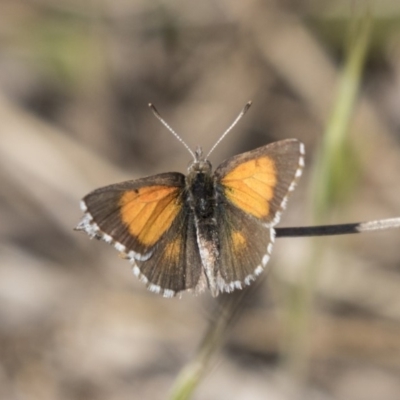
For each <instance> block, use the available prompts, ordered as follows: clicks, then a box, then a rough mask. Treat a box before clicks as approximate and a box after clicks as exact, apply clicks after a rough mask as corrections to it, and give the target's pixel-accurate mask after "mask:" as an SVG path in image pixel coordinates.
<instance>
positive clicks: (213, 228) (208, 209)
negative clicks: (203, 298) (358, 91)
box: [75, 102, 305, 297]
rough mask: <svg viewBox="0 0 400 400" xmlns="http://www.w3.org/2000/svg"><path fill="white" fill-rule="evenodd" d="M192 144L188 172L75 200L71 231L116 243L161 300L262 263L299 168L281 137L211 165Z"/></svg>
mask: <svg viewBox="0 0 400 400" xmlns="http://www.w3.org/2000/svg"><path fill="white" fill-rule="evenodd" d="M250 105H251V102H249V103H247V104H246V106H245V108H244V109H243V110H242V112H241V113H240V114H239V116H238V117H237V118H236V120H235V121H234V122H233V123H232V125H231V126H230V127H229V128H228V129H227V130H226V131H225V133H224V134H223V135H222V136H221V137H220V139H219V140H218V141H217V143H216V144H215V145H214V147H213V148H212V149H211V150H210V152H209V153H208V155H207V156H206V157H204V156H203V152H202V150H201V148H197V149H196V151H195V152H193V151H192V150H191V149H190V148H189V147H188V146H187V145H186V143H185V142H184V141H183V140H182V139H181V138H180V137H179V136H178V135H177V134H176V133H175V131H174V130H173V129H172V128H171V127H170V126H169V125H168V124H167V123H166V122H165V121H164V120H163V119H162V118H161V116H160V115H159V113H158V112H157V110H156V109H155V107H154V106H153V105H152V104H150V107H151V108H152V110H153V112H154V114H155V115H156V117H157V118H158V119H159V120H160V121H161V122H162V123H163V124H164V125H165V126H166V127H167V128H168V129H169V130H170V131H171V132H172V133H173V134H174V135H175V136H176V137H177V138H178V140H179V141H181V142H182V143H183V145H184V146H185V147H186V148H187V149H188V150H189V152H190V153H191V154H192V156H193V161H192V162H191V164H190V166H189V167H188V172H187V175H183V174H181V173H179V172H167V173H162V174H158V175H154V176H150V177H146V178H142V179H137V180H131V181H126V182H122V183H117V184H112V185H109V186H106V187H102V188H100V189H96V190H94V191H92V192H91V193H89V194H87V195H86V196H85V197H84V198H83V200H82V201H81V209H82V211H83V212H84V216H83V218H82V220H81V221H80V222H79V224H78V226H77V227H76V228H75V229H76V230H81V231H84V232H86V233H87V234H88V235H89V236H90V237H91V238H97V239H102V240H104V241H105V242H107V243H110V244H112V245H113V246H114V247H115V248H116V249H117V250H118V251H119V252H120V253H122V255H123V256H124V257H125V258H127V259H128V260H129V261H130V262H131V263H132V265H133V273H134V275H135V276H137V277H138V278H139V279H140V280H141V281H143V282H144V283H145V284H146V285H147V288H148V289H149V290H150V291H152V292H155V293H159V294H162V295H163V296H164V297H173V296H175V295H177V294H180V293H182V292H184V291H192V292H194V293H199V292H202V291H203V290H204V289H206V288H207V287H208V288H209V289H210V292H211V294H212V296H214V297H215V296H217V295H218V294H219V293H220V292H231V291H233V290H235V289H242V288H243V287H245V286H247V285H249V284H250V283H251V282H252V281H254V280H255V279H256V277H257V276H258V275H260V274H261V273H262V271H263V270H264V269H265V267H266V265H267V263H268V261H269V259H270V256H271V251H272V247H273V243H274V239H275V230H274V227H275V225H276V224H277V223H278V222H279V220H280V217H281V213H282V211H283V210H284V209H285V207H286V203H287V199H288V195H289V194H290V193H291V192H292V191H293V190H294V189H295V186H296V183H297V181H298V179H299V177H300V176H301V174H302V170H303V167H304V155H305V151H304V145H303V144H302V143H301V142H299V141H298V140H296V139H286V140H281V141H278V142H274V143H271V144H268V145H266V146H262V147H259V148H257V149H255V150H251V151H248V152H246V153H243V154H239V155H236V156H234V157H231V158H229V159H227V160H226V161H224V162H222V164H220V165H219V166H218V167H217V168H216V169H215V171H213V170H212V165H211V163H210V161H209V160H208V156H209V155H210V153H211V152H212V151H213V150H214V148H215V147H216V146H217V145H218V144H219V142H220V141H221V140H222V139H223V137H225V135H226V134H227V133H228V132H229V131H230V130H231V129H232V128H233V126H234V125H235V124H236V123H237V121H238V120H239V119H240V118H241V117H242V116H243V115H244V114H245V112H246V111H247V110H248V108H249V107H250Z"/></svg>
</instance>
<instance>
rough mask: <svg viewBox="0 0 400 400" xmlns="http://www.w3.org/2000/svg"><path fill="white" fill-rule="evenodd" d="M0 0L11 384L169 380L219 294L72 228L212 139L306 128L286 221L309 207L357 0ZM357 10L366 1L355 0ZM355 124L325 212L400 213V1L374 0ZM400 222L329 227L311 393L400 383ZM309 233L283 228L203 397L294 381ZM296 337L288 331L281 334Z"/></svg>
mask: <svg viewBox="0 0 400 400" xmlns="http://www.w3.org/2000/svg"><path fill="white" fill-rule="evenodd" d="M331 3H333V2H329V1H325V2H313V1H311V0H310V1H302V2H296V1H290V0H287V1H283V2H279V1H276V2H274V1H267V2H262V1H257V0H252V1H249V2H227V1H225V2H223V1H205V2H196V1H189V2H184V1H177V2H160V3H154V2H145V1H135V0H131V1H123V0H117V1H111V0H110V1H106V0H105V1H102V2H89V1H84V2H78V1H73V0H69V1H64V2H62V3H61V2H59V3H58V4H57V3H56V2H51V1H49V0H35V1H33V0H32V1H22V0H21V1H18V0H17V1H16V0H8V1H7V0H3V1H2V2H1V3H0V90H1V92H0V398H1V399H5V400H17V399H18V400H20V399H23V400H25V399H29V400H30V399H35V400H36V399H38V400H39V399H40V400H53V399H60V400H64V399H65V400H78V399H94V400H103V399H118V400H122V399H145V400H146V399H165V398H167V393H168V390H169V389H170V387H171V385H172V383H173V381H174V378H175V377H176V374H177V373H178V372H179V370H180V368H181V367H182V366H183V365H184V364H185V363H186V362H187V361H188V360H190V359H191V358H192V356H193V354H194V353H195V350H196V348H197V346H198V343H199V342H200V340H201V338H202V336H203V334H204V332H205V330H206V327H207V324H208V322H209V321H210V318H211V309H212V305H213V300H212V299H211V298H210V296H209V294H208V293H207V294H204V295H202V296H200V297H197V298H196V297H192V296H190V295H185V296H183V298H182V299H181V300H179V299H172V300H167V299H163V298H160V297H158V296H156V295H154V294H152V293H149V292H147V291H146V289H145V288H144V286H143V285H142V284H141V283H140V282H137V280H136V279H135V278H134V277H133V275H132V274H131V272H130V266H129V264H128V263H127V262H126V261H124V260H121V259H119V258H118V256H117V253H116V252H115V251H114V250H113V249H112V248H111V247H109V246H107V245H106V244H105V243H99V242H96V241H90V240H88V238H87V237H86V236H84V235H82V234H78V233H76V232H73V230H72V228H73V227H74V226H75V225H76V224H77V222H78V220H79V218H80V215H81V213H80V210H79V200H80V198H81V197H82V196H83V195H84V194H86V193H87V192H89V191H90V190H92V189H94V188H96V187H98V186H102V185H107V184H110V183H113V182H118V181H121V180H124V179H126V178H137V177H140V176H145V175H151V174H154V173H158V172H164V171H175V170H178V171H185V170H186V166H187V164H188V162H189V161H190V155H189V154H188V153H187V152H186V150H185V149H184V148H183V147H182V146H181V145H180V143H179V142H178V141H176V140H174V139H173V138H172V137H171V135H170V134H169V133H168V132H166V130H165V129H164V128H163V127H162V126H161V125H160V124H159V123H158V121H156V119H155V118H154V117H153V116H152V114H151V112H150V111H149V110H148V108H147V103H148V102H149V101H152V102H154V103H155V104H156V105H157V107H158V109H159V110H160V111H161V113H162V115H163V116H164V117H165V119H166V120H167V121H168V122H169V123H170V124H171V126H173V127H174V128H175V129H176V130H177V131H178V132H179V133H180V134H181V135H182V137H183V138H184V140H185V141H186V142H188V144H189V145H190V146H191V147H192V148H194V147H195V146H196V145H197V144H201V145H202V146H203V147H204V148H205V149H206V150H207V149H209V148H210V147H211V146H212V145H213V143H214V142H215V141H216V140H217V139H218V137H219V135H220V134H221V133H222V132H223V131H224V129H225V128H226V127H227V126H228V125H229V124H230V123H231V121H232V120H233V118H234V117H235V116H236V114H237V113H238V112H239V110H240V109H241V107H242V106H243V105H244V104H245V102H246V101H247V100H249V99H252V100H253V107H252V108H251V110H250V111H249V113H248V114H247V115H246V117H245V119H244V120H242V121H241V122H240V124H239V125H238V126H237V127H236V128H235V130H234V132H232V133H231V134H230V136H229V137H228V138H226V139H225V140H224V142H223V144H221V146H219V147H218V148H217V150H216V151H215V152H214V153H213V155H212V161H213V162H214V163H215V164H218V163H219V162H221V161H222V160H223V159H224V158H226V157H229V156H232V155H234V154H237V153H239V152H242V151H246V150H249V149H251V148H254V147H256V146H259V145H263V144H266V143H268V142H271V141H274V140H279V139H283V138H289V137H295V138H298V139H300V140H302V141H304V143H305V144H306V149H307V169H306V172H305V176H304V177H303V178H302V180H301V183H300V186H299V188H298V190H297V191H296V193H295V195H294V196H293V198H291V201H290V202H289V208H288V211H287V213H286V214H285V216H284V219H283V221H282V224H281V225H283V226H284V225H286V226H289V225H306V224H310V221H311V220H310V216H311V205H310V201H309V200H310V196H309V192H310V190H309V185H310V179H311V171H312V168H313V161H314V154H315V151H316V150H317V148H318V146H319V144H320V141H321V136H322V134H323V131H324V127H325V124H326V122H327V119H328V117H329V113H330V110H331V105H332V102H333V101H334V95H335V88H336V83H337V81H336V79H337V74H338V67H339V66H340V65H341V63H342V61H343V56H344V50H343V45H344V43H345V38H346V32H347V27H348V18H349V16H350V11H351V8H352V5H351V4H348V3H347V2H335V5H334V6H333V5H332V4H331ZM357 5H358V8H357V7H356V10H358V11H359V10H363V7H364V5H365V4H364V3H363V2H357ZM372 13H373V14H374V15H375V16H376V21H375V28H374V33H373V38H372V39H373V40H372V45H371V50H370V53H369V56H368V59H367V65H366V72H365V77H364V79H363V85H362V93H361V97H360V102H359V105H358V106H357V109H356V112H355V118H354V123H353V125H352V130H351V136H352V140H353V143H354V147H355V149H356V153H357V157H359V162H360V174H359V177H358V181H357V182H356V184H355V186H354V190H353V191H352V192H351V193H350V194H349V196H348V197H347V200H346V202H345V203H344V204H343V205H342V207H341V208H340V209H338V210H337V211H336V212H335V213H334V214H333V215H332V222H337V223H341V222H355V221H362V220H371V219H378V218H388V217H394V216H397V215H399V214H400V179H399V175H400V174H399V171H400V146H399V143H400V137H399V132H400V117H399V116H400V4H399V3H398V2H396V1H381V2H379V3H377V4H375V5H374V7H373V12H372ZM399 239H400V234H399V233H398V232H396V231H391V232H386V233H378V234H370V235H358V236H357V237H341V238H333V239H332V238H321V239H318V241H320V242H318V243H324V244H325V246H326V247H327V249H326V255H325V257H324V264H323V265H321V266H320V267H321V271H320V274H319V279H318V284H317V296H316V303H315V316H314V319H313V322H312V330H311V333H310V343H311V348H310V357H311V359H310V374H309V377H308V379H307V387H306V398H308V399H363V400H364V399H378V398H379V399H398V398H400V397H399V396H400V395H399V393H400V324H399V323H400V249H399ZM312 244H313V243H312V241H311V240H307V239H282V240H280V241H278V243H277V245H276V247H275V250H274V254H273V259H272V261H271V268H272V274H269V276H268V278H267V279H266V283H265V284H264V285H261V286H260V288H259V292H258V293H257V296H256V299H255V300H254V301H253V302H252V304H251V306H248V308H247V309H246V311H245V312H244V313H243V315H242V317H241V318H240V319H239V320H238V321H237V323H236V325H235V327H234V329H233V330H232V332H231V333H230V334H229V335H228V336H227V338H226V343H227V345H226V346H225V347H224V349H223V350H222V352H221V353H220V354H219V355H218V356H217V357H216V361H217V362H216V364H215V366H214V368H213V370H212V373H210V374H209V376H207V377H206V378H205V380H204V382H202V384H201V386H200V387H199V390H198V391H197V392H196V395H195V398H196V399H254V400H256V399H266V398H268V399H272V400H274V399H287V398H291V397H290V393H288V390H287V388H288V386H289V383H288V379H290V378H288V377H287V374H286V372H285V367H284V364H282V362H281V357H280V354H281V351H282V335H283V334H282V324H283V320H284V316H283V314H284V313H283V309H284V308H285V302H286V301H287V299H286V298H285V292H286V289H287V287H291V286H292V285H296V283H297V282H298V279H297V277H298V276H299V275H300V274H301V270H302V268H304V264H305V263H306V261H307V259H308V256H309V252H310V249H311V247H312ZM283 350H284V349H283Z"/></svg>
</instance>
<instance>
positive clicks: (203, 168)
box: [188, 146, 212, 174]
mask: <svg viewBox="0 0 400 400" xmlns="http://www.w3.org/2000/svg"><path fill="white" fill-rule="evenodd" d="M211 169H212V166H211V163H210V161H208V160H207V158H205V157H204V154H203V149H202V148H201V147H200V146H197V148H196V151H195V153H194V158H193V161H192V162H191V163H190V164H189V167H188V173H189V174H191V173H205V174H211Z"/></svg>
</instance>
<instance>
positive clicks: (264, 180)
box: [221, 157, 277, 218]
mask: <svg viewBox="0 0 400 400" xmlns="http://www.w3.org/2000/svg"><path fill="white" fill-rule="evenodd" d="M221 183H222V184H223V185H224V187H225V195H226V197H227V198H228V199H229V200H230V201H231V202H232V203H233V204H234V205H235V206H236V207H238V208H240V209H242V210H243V211H245V212H247V213H249V214H251V215H253V216H254V217H256V218H264V217H267V216H268V214H269V204H268V201H269V200H271V199H272V198H273V196H274V188H275V186H276V183H277V172H276V167H275V162H274V160H272V159H271V158H269V157H260V158H256V159H253V160H249V161H246V162H243V163H241V164H239V165H238V166H237V167H235V168H233V169H232V170H231V171H230V172H229V173H227V174H226V175H225V176H224V178H223V179H222V180H221Z"/></svg>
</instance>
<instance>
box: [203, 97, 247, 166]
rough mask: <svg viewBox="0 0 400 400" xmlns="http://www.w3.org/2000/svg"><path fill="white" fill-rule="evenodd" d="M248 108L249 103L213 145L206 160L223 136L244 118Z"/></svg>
mask: <svg viewBox="0 0 400 400" xmlns="http://www.w3.org/2000/svg"><path fill="white" fill-rule="evenodd" d="M250 106H251V101H248V102H247V104H246V105H245V106H244V107H243V110H242V111H240V113H239V115H238V116H237V117H236V119H235V120H234V121H233V122H232V124H231V126H230V127H229V128H228V129H227V130H226V131H225V132H224V133H223V134H222V135H221V137H220V138H219V139H218V140H217V143H215V144H214V146H213V147H212V148H211V150H210V151H209V152H208V154H207V157H206V160H207V159H208V157H209V156H210V154H211V153H212V152H213V151H214V150H215V148H216V147H217V146H218V145H219V144H220V143H221V142H222V140H223V139H224V138H225V136H226V135H227V134H228V133H229V132H230V131H231V130H232V128H233V127H234V126H235V125H236V124H237V123H238V122H239V121H240V120H241V119H242V117H243V116H244V114H246V112H247V111H248V109H249V108H250Z"/></svg>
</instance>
